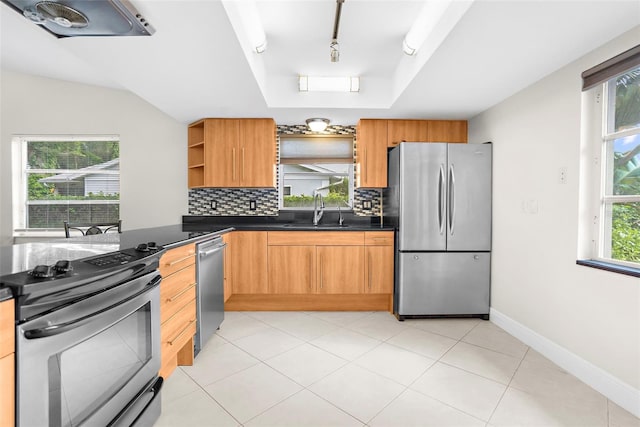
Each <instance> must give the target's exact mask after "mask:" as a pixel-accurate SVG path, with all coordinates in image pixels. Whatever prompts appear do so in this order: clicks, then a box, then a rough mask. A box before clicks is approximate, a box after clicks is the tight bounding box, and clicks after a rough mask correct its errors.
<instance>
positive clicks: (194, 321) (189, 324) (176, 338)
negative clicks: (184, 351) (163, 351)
mask: <svg viewBox="0 0 640 427" xmlns="http://www.w3.org/2000/svg"><path fill="white" fill-rule="evenodd" d="M194 323H196V319H193V320H190V321H189V323H187V326H185V327H184V329H183V330H182V332H180V333H179V334H178V335H176V336H175V337H174V338H173V339H172V340H170V341H167V344H169V345H173V343H174V342H176V341H178V340H179V339H180V337H181V336H183V335H184V334H185V333H186V332H187V330H188V329H189V326H191V325H193V324H194Z"/></svg>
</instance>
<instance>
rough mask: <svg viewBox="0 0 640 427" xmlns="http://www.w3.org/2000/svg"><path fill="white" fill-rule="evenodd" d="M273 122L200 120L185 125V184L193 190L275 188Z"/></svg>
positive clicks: (257, 120) (274, 133) (256, 120)
mask: <svg viewBox="0 0 640 427" xmlns="http://www.w3.org/2000/svg"><path fill="white" fill-rule="evenodd" d="M275 165H276V125H275V122H274V121H273V119H204V120H200V121H198V122H195V123H192V124H191V125H189V129H188V171H189V176H188V182H189V187H190V188H195V187H231V188H233V187H250V188H256V187H275Z"/></svg>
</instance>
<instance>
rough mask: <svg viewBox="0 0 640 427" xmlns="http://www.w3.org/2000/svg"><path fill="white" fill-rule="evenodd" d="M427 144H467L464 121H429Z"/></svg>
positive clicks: (465, 123) (465, 122)
mask: <svg viewBox="0 0 640 427" xmlns="http://www.w3.org/2000/svg"><path fill="white" fill-rule="evenodd" d="M427 141H428V142H462V143H466V142H467V121H466V120H429V132H428V136H427Z"/></svg>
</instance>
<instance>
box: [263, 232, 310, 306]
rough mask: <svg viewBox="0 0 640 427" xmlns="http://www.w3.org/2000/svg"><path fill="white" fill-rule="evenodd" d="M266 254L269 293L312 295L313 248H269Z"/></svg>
mask: <svg viewBox="0 0 640 427" xmlns="http://www.w3.org/2000/svg"><path fill="white" fill-rule="evenodd" d="M270 234H271V233H270ZM268 253H269V261H268V268H269V293H272V294H311V293H314V291H315V285H316V277H315V271H316V247H315V246H269V249H268Z"/></svg>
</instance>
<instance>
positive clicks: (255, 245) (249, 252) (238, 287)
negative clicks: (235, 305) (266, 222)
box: [229, 231, 268, 295]
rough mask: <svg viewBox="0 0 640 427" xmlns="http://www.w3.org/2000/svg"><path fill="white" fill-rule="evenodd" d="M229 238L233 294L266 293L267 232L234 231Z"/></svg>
mask: <svg viewBox="0 0 640 427" xmlns="http://www.w3.org/2000/svg"><path fill="white" fill-rule="evenodd" d="M229 238H230V240H231V245H230V247H231V248H230V251H229V253H230V255H231V262H230V264H231V268H230V274H231V286H232V293H233V295H237V294H266V293H267V292H268V279H267V232H266V231H234V232H233V233H231V234H230V235H229Z"/></svg>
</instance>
